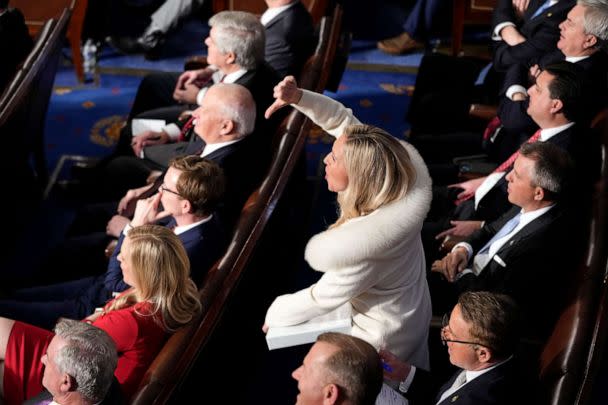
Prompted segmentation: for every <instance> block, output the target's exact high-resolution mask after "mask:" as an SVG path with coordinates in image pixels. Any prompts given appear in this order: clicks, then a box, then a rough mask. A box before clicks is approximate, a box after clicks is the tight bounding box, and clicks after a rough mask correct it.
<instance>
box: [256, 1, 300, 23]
mask: <svg viewBox="0 0 608 405" xmlns="http://www.w3.org/2000/svg"><path fill="white" fill-rule="evenodd" d="M296 3H297V2H296V1H293V2H291V3H289V4H287V5H286V6H281V7H272V8H269V9H266V11H264V14H262V16H261V17H260V22H261V23H262V25H264V26H266V25H267V24H268V23H269V22H270V21H272V20H274V18H275V17H276V16H278V15H279V14H281V13H282V12H283V11H285V10H287V9H289V8H291V7H293V5H294V4H296Z"/></svg>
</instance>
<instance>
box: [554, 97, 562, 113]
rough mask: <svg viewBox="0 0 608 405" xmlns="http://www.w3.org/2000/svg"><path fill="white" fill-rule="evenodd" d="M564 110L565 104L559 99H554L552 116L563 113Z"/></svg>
mask: <svg viewBox="0 0 608 405" xmlns="http://www.w3.org/2000/svg"><path fill="white" fill-rule="evenodd" d="M563 108H564V103H562V100H560V99H559V98H554V99H552V100H551V114H557V113H558V112H560V111H562V109H563Z"/></svg>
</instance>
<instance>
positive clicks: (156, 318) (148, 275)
mask: <svg viewBox="0 0 608 405" xmlns="http://www.w3.org/2000/svg"><path fill="white" fill-rule="evenodd" d="M118 260H119V261H120V267H121V269H122V273H123V278H124V281H125V283H127V284H128V285H130V286H131V288H130V289H128V290H126V291H125V292H124V293H122V294H121V295H119V296H118V297H117V298H116V299H114V300H112V301H110V302H108V304H107V305H106V306H105V308H103V310H102V311H98V312H95V313H94V314H93V315H91V316H89V317H88V318H86V319H85V320H84V321H85V322H88V323H92V324H93V325H94V326H97V327H98V328H100V329H103V330H104V331H105V332H106V333H108V335H110V337H111V338H112V339H113V340H114V343H115V344H116V349H117V351H118V353H119V357H118V366H117V368H116V372H115V374H114V375H115V376H116V378H117V380H118V382H119V383H120V386H121V389H122V391H123V394H124V395H125V398H130V397H131V396H132V395H133V394H134V392H135V390H136V389H137V386H138V385H139V383H140V381H141V379H142V377H143V376H144V373H145V371H146V369H147V368H148V366H149V365H150V363H151V362H152V360H154V357H156V355H157V354H158V352H159V351H160V349H161V348H162V346H163V344H164V342H165V341H166V339H167V338H168V336H169V334H170V333H171V332H173V331H175V330H176V329H177V328H179V327H180V326H182V325H184V324H186V323H188V322H190V321H191V320H193V319H195V318H196V317H197V316H198V315H199V313H200V310H201V304H200V302H199V300H198V295H197V291H196V287H195V285H194V282H192V280H190V277H189V274H190V263H189V261H188V256H187V254H186V251H185V249H184V247H183V245H182V243H181V241H180V240H179V238H178V237H177V236H176V235H175V234H174V233H173V232H172V231H170V230H169V229H167V228H165V227H162V226H158V225H144V226H140V227H137V228H133V229H131V230H130V231H129V233H128V234H127V237H126V238H125V240H124V242H123V245H122V247H121V251H120V254H119V255H118ZM52 338H53V332H51V331H47V330H45V329H41V328H38V327H35V326H32V325H29V324H26V323H22V322H18V321H13V320H11V319H7V318H0V367H1V368H2V371H3V373H4V375H3V378H2V380H1V381H2V396H3V398H4V401H5V402H4V403H5V404H7V405H10V404H21V403H22V402H23V400H25V399H27V398H31V397H33V396H35V395H37V394H38V393H40V391H42V372H43V367H42V363H41V362H40V357H41V356H42V355H43V354H45V353H46V349H47V347H48V345H49V343H50V341H51V339H52Z"/></svg>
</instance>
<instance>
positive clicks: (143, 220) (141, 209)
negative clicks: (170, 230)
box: [131, 193, 171, 227]
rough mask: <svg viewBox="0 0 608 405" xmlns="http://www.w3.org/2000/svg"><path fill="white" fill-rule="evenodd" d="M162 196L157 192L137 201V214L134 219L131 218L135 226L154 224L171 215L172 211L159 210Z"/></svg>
mask: <svg viewBox="0 0 608 405" xmlns="http://www.w3.org/2000/svg"><path fill="white" fill-rule="evenodd" d="M160 196H161V194H160V193H156V194H154V195H153V196H152V197H150V198H146V199H145V200H139V201H137V205H136V206H135V214H133V220H131V225H132V226H134V227H135V226H141V225H148V224H152V223H154V222H156V221H158V220H159V219H162V218H165V217H168V216H169V215H171V213H170V212H167V211H159V207H160Z"/></svg>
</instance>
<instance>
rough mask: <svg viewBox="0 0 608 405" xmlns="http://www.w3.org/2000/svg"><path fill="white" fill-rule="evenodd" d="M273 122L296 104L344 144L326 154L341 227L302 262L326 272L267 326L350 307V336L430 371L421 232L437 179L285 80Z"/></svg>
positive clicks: (386, 138) (386, 139)
mask: <svg viewBox="0 0 608 405" xmlns="http://www.w3.org/2000/svg"><path fill="white" fill-rule="evenodd" d="M274 96H275V98H276V99H277V100H276V101H275V103H274V104H273V105H272V106H270V107H269V109H268V110H267V111H266V117H268V116H270V115H271V114H272V113H273V112H274V111H276V110H277V109H279V108H281V107H283V106H285V105H287V104H291V105H293V107H294V108H296V109H298V110H299V111H301V112H302V113H304V114H305V115H306V116H308V117H309V118H310V119H311V120H312V121H314V122H315V123H316V124H317V125H319V126H320V127H321V128H323V129H324V130H325V131H327V132H328V133H329V134H330V135H333V136H335V137H336V138H337V140H336V141H335V142H334V145H333V148H332V151H331V153H330V154H329V155H327V156H326V157H325V160H324V163H325V178H326V179H327V186H328V188H329V190H331V191H334V192H336V193H338V206H339V217H338V220H337V221H336V222H335V223H334V224H333V225H331V226H330V227H329V229H328V230H327V231H325V232H321V233H320V234H318V235H315V236H314V237H312V239H310V241H309V242H308V245H307V246H306V253H305V259H306V261H307V262H308V264H310V266H311V267H312V268H313V269H315V270H317V271H320V272H322V273H323V276H322V277H321V278H320V279H319V281H318V282H317V283H316V284H313V285H312V286H310V287H308V288H306V289H304V290H301V291H298V292H296V293H294V294H287V295H282V296H280V297H278V298H276V299H275V301H274V302H273V304H272V305H271V306H270V308H269V309H268V312H267V314H266V322H265V325H264V328H263V329H264V331H267V330H268V327H275V326H289V325H295V324H299V323H302V322H305V321H308V320H310V319H311V318H314V317H316V316H319V315H323V314H325V313H327V312H330V311H332V310H333V309H336V308H338V307H340V306H341V305H343V304H345V303H347V302H349V303H350V305H351V307H352V325H353V327H352V334H353V335H354V336H357V337H360V338H362V339H364V340H366V341H367V342H369V343H371V344H372V345H374V346H375V347H376V348H386V349H389V350H391V351H393V352H394V353H396V354H397V356H398V357H399V358H400V359H401V360H404V361H408V362H411V363H413V364H415V365H416V366H418V367H421V368H424V369H428V367H429V359H428V347H427V336H428V328H429V323H430V319H431V301H430V295H429V290H428V285H427V282H426V271H425V261H424V253H423V250H422V242H421V239H420V230H421V228H422V221H423V220H424V218H425V216H426V214H427V211H428V210H429V206H430V202H431V179H430V177H429V174H428V171H427V169H426V166H425V164H424V162H423V160H422V158H421V157H420V155H419V154H418V152H417V151H416V149H414V148H413V147H412V146H411V145H409V144H407V143H405V142H402V141H399V140H397V139H395V138H394V137H392V136H391V135H390V134H388V133H387V132H385V131H384V130H382V129H380V128H376V127H373V126H371V125H363V124H361V123H360V122H359V120H357V118H355V117H354V116H353V114H352V111H351V110H350V109H347V108H345V107H344V106H343V105H342V104H340V103H338V102H336V101H334V100H332V99H330V98H328V97H325V96H323V95H320V94H317V93H312V92H309V91H306V90H302V89H299V88H298V87H297V84H296V82H295V79H294V78H293V77H291V76H288V77H286V78H285V79H284V80H283V81H282V82H281V83H279V84H278V85H277V86H276V87H275V90H274Z"/></svg>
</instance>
